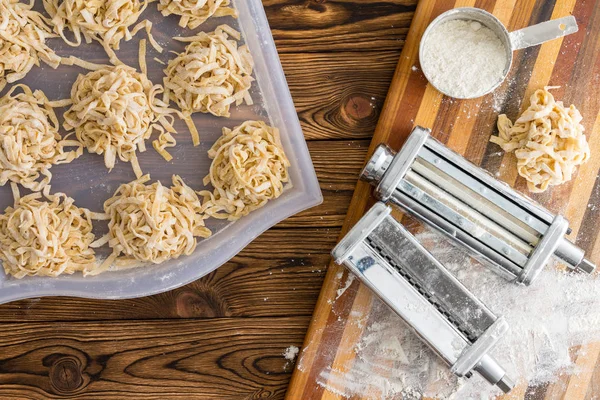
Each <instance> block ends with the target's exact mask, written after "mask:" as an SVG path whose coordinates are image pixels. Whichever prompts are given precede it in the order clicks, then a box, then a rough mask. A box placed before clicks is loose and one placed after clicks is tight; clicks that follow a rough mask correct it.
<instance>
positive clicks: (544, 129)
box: [490, 87, 590, 193]
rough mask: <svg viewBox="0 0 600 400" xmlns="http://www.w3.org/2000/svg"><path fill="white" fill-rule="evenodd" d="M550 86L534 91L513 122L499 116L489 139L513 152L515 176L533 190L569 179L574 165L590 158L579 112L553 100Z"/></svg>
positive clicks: (573, 170)
mask: <svg viewBox="0 0 600 400" xmlns="http://www.w3.org/2000/svg"><path fill="white" fill-rule="evenodd" d="M554 88H555V87H545V88H544V89H539V90H536V91H535V93H534V94H533V95H532V96H531V99H530V105H529V107H528V108H527V110H525V112H523V114H522V115H521V116H520V117H519V118H518V119H517V120H516V121H515V123H514V124H513V123H512V122H511V121H510V120H509V119H508V117H507V116H506V115H504V114H502V115H500V116H499V117H498V131H499V135H498V136H493V137H492V138H491V139H490V140H491V141H492V142H494V143H496V144H498V145H499V146H500V147H502V149H503V150H504V151H507V152H514V153H515V156H516V157H517V170H518V172H519V175H521V176H522V177H523V178H525V179H526V180H527V187H528V189H529V191H531V192H534V193H539V192H543V191H545V190H546V189H548V187H549V186H552V185H560V184H562V183H565V182H568V181H570V180H571V178H572V177H573V174H574V173H575V171H576V169H577V167H578V166H579V165H581V164H583V163H585V162H586V161H587V160H588V159H589V158H590V147H589V145H588V142H587V139H586V137H585V134H584V127H583V125H582V124H581V121H582V119H583V118H582V117H581V114H580V113H579V111H578V110H577V108H575V106H574V105H571V106H570V107H569V108H566V107H565V106H564V105H563V103H562V101H556V100H555V99H554V96H552V94H551V93H550V92H549V91H548V90H549V89H554Z"/></svg>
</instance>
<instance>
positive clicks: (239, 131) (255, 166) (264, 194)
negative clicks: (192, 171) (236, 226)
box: [199, 121, 290, 221]
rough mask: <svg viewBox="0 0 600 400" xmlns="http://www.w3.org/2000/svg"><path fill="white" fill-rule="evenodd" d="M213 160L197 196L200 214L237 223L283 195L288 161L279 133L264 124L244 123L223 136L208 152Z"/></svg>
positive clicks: (224, 130) (225, 129)
mask: <svg viewBox="0 0 600 400" xmlns="http://www.w3.org/2000/svg"><path fill="white" fill-rule="evenodd" d="M208 156H209V157H210V158H211V159H213V161H212V163H211V165H210V171H209V174H208V175H207V176H206V177H205V178H204V184H205V185H207V184H208V183H210V184H212V186H213V188H214V189H213V191H212V192H210V191H208V190H204V191H201V192H199V194H200V195H201V196H202V197H203V199H204V200H203V203H202V209H203V212H204V213H205V214H206V215H208V216H210V217H213V218H218V219H228V220H230V221H234V220H237V219H239V218H241V217H243V216H245V215H248V214H249V213H250V212H252V211H253V210H256V209H258V208H260V207H263V206H264V205H265V204H266V203H267V202H268V201H269V200H272V199H276V198H278V197H279V196H281V194H282V193H283V189H284V184H285V183H287V182H288V181H289V176H288V168H289V166H290V162H289V160H288V159H287V157H286V155H285V152H284V151H283V147H282V145H281V141H280V138H279V130H278V129H276V128H272V127H270V126H269V125H267V124H266V123H264V122H263V121H246V122H244V123H243V124H242V125H240V126H238V127H236V128H234V129H233V130H231V129H227V128H223V135H222V136H221V137H220V138H219V139H218V140H217V141H216V142H215V144H214V145H213V146H212V147H211V149H210V150H209V151H208Z"/></svg>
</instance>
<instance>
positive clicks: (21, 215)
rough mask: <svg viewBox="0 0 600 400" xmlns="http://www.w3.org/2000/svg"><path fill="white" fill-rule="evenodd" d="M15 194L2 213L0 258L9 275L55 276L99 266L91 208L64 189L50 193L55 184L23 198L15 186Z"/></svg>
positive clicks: (87, 271)
mask: <svg viewBox="0 0 600 400" xmlns="http://www.w3.org/2000/svg"><path fill="white" fill-rule="evenodd" d="M13 194H14V199H15V204H14V206H13V207H8V208H7V209H6V210H5V211H4V213H3V214H0V260H1V261H2V266H3V267H4V272H5V273H6V274H7V275H12V276H14V277H15V278H17V279H20V278H23V277H25V276H34V275H35V276H51V277H56V276H59V275H61V274H72V273H74V272H77V271H81V272H83V273H84V274H86V273H91V272H92V271H94V270H95V269H96V268H97V267H98V264H97V262H96V256H95V254H94V250H93V249H92V248H90V244H91V243H92V242H93V241H94V234H93V233H92V219H93V215H92V213H91V212H90V211H89V210H87V209H85V208H79V207H76V206H75V205H74V200H73V199H72V198H70V197H68V196H66V195H65V194H64V193H56V194H50V186H46V187H45V188H44V191H43V193H40V192H37V193H33V194H30V195H27V196H23V197H21V196H20V194H19V192H18V189H17V188H16V185H13Z"/></svg>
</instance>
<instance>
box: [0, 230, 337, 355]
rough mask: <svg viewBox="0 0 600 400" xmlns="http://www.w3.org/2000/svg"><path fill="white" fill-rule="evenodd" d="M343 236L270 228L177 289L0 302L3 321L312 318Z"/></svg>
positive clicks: (331, 233)
mask: <svg viewBox="0 0 600 400" xmlns="http://www.w3.org/2000/svg"><path fill="white" fill-rule="evenodd" d="M338 235H339V228H334V229H329V228H323V229H278V230H270V231H267V232H266V233H264V234H263V235H262V236H261V237H259V238H258V239H257V240H255V241H254V242H252V244H250V245H249V246H248V247H247V248H246V249H245V250H244V251H242V252H241V253H240V254H239V255H237V256H236V257H234V258H233V259H232V260H231V261H230V262H228V263H226V264H225V265H223V266H222V267H221V268H219V269H217V270H216V271H214V272H212V273H210V274H209V275H207V276H205V277H203V278H201V279H199V280H197V281H195V282H193V283H191V284H189V285H187V286H184V287H181V288H179V289H175V290H172V291H169V292H166V293H161V294H158V295H154V296H149V297H142V298H139V299H127V300H119V301H111V300H93V299H79V298H73V297H44V298H41V299H40V298H38V299H27V300H21V301H16V302H12V303H8V304H3V305H0V320H1V321H3V323H4V322H9V321H15V322H19V321H20V322H23V321H81V320H88V321H89V320H96V321H99V320H116V319H153V318H215V317H259V316H270V317H274V316H285V315H311V314H312V312H313V309H314V306H315V303H316V300H317V297H318V295H319V291H320V289H321V285H322V282H323V278H324V276H325V272H326V270H327V264H328V263H329V261H330V256H329V253H330V251H331V249H332V248H333V246H334V245H335V243H336V240H337V237H338ZM0 353H1V351H0Z"/></svg>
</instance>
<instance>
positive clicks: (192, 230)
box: [93, 175, 211, 272]
mask: <svg viewBox="0 0 600 400" xmlns="http://www.w3.org/2000/svg"><path fill="white" fill-rule="evenodd" d="M149 180H150V177H149V176H148V175H145V176H143V177H142V178H140V179H138V180H136V181H133V182H131V183H127V184H123V185H121V186H120V187H119V189H117V191H116V192H115V194H114V196H113V197H111V198H110V199H108V200H107V201H106V202H105V203H104V211H105V213H106V215H107V217H108V218H110V222H109V225H108V227H109V233H108V235H107V236H105V237H104V238H102V239H100V240H99V241H97V242H96V243H95V244H94V245H93V246H100V245H103V244H104V243H106V242H108V245H109V246H110V247H111V248H112V249H113V254H112V255H111V256H110V257H109V258H108V259H107V260H106V261H105V262H104V263H103V266H101V267H100V269H99V270H98V272H102V271H104V270H105V269H107V268H108V267H109V266H110V265H111V264H112V262H113V261H114V260H115V259H117V257H120V259H121V260H123V259H130V260H132V261H134V260H135V261H138V262H151V263H155V264H158V263H162V262H164V261H167V260H169V259H172V258H178V257H179V256H181V255H190V254H192V252H193V251H194V249H195V248H196V244H197V242H196V237H201V238H207V237H209V236H210V235H211V232H210V230H209V229H208V228H206V226H205V225H204V219H205V218H206V217H205V216H204V215H203V214H202V210H201V208H202V206H201V203H200V199H199V198H198V195H197V194H196V193H195V192H194V191H193V190H192V189H191V188H190V187H189V186H187V185H186V184H185V183H184V182H183V180H182V179H181V178H180V177H179V176H177V175H174V176H173V178H172V180H173V186H172V187H171V188H168V187H164V186H162V185H161V184H160V182H156V183H153V184H152V185H146V183H147V182H148V181H149ZM121 255H123V256H121Z"/></svg>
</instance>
